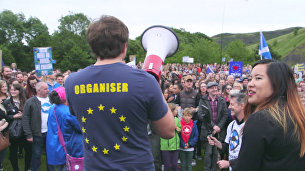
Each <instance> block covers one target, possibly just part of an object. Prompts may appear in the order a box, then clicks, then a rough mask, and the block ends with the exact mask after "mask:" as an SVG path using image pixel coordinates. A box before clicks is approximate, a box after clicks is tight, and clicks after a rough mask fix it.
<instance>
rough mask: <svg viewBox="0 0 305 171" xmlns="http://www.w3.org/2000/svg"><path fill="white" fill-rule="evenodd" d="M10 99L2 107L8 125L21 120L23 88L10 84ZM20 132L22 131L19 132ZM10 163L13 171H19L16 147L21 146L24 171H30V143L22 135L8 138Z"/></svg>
mask: <svg viewBox="0 0 305 171" xmlns="http://www.w3.org/2000/svg"><path fill="white" fill-rule="evenodd" d="M9 92H10V97H9V98H8V99H6V100H5V101H4V102H3V106H4V108H5V109H6V111H7V119H8V122H9V124H10V125H11V124H13V121H17V120H20V122H21V118H22V111H23V107H24V103H25V97H24V93H23V87H22V86H21V85H20V84H18V83H17V84H12V85H11V86H10V90H9ZM21 131H22V130H21ZM10 143H11V145H10V147H9V150H10V157H9V159H10V162H11V164H12V167H13V169H14V171H19V167H18V156H17V154H18V147H19V146H20V145H22V146H23V147H24V149H25V158H24V163H25V164H24V165H25V169H24V170H26V171H27V170H30V169H31V155H32V153H31V150H32V148H31V143H29V142H27V141H26V139H25V137H24V135H22V136H20V137H12V136H11V137H10Z"/></svg>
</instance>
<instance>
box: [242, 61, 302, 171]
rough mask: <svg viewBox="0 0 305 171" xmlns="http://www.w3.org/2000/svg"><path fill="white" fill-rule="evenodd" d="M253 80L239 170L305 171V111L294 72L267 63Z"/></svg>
mask: <svg viewBox="0 0 305 171" xmlns="http://www.w3.org/2000/svg"><path fill="white" fill-rule="evenodd" d="M251 76H252V80H251V81H250V82H249V84H248V99H247V102H246V106H245V120H246V123H245V127H244V130H243V138H242V142H243V143H242V146H241V150H240V153H239V157H238V162H237V165H236V170H237V171H245V170H247V171H252V170H253V171H256V170H294V171H301V170H304V168H305V157H304V153H305V108H304V106H303V105H302V103H301V100H300V98H299V97H298V94H297V90H296V84H295V80H294V78H293V72H292V70H291V69H290V68H289V66H288V65H287V64H285V63H282V62H278V61H275V60H268V59H266V60H261V61H259V62H257V63H256V64H254V66H253V69H252V73H251Z"/></svg>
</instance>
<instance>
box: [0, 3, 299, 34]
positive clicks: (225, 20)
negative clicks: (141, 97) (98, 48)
mask: <svg viewBox="0 0 305 171" xmlns="http://www.w3.org/2000/svg"><path fill="white" fill-rule="evenodd" d="M4 9H7V10H11V11H12V12H14V13H15V14H16V13H23V14H24V15H25V16H26V18H29V17H30V16H33V17H37V18H39V19H40V20H41V21H42V22H43V23H44V24H46V25H47V26H48V28H49V32H50V33H53V32H54V30H57V27H58V25H59V23H58V20H59V19H60V18H61V17H62V16H66V15H68V14H69V13H70V12H72V13H83V14H85V15H86V16H87V17H89V18H90V19H97V18H99V17H100V16H101V15H113V16H115V17H117V18H119V19H120V20H122V21H123V22H124V23H125V24H126V25H127V27H128V28H129V32H130V38H131V39H134V38H135V37H137V36H140V35H141V33H142V32H143V31H144V30H145V29H146V28H148V27H150V26H152V25H165V26H169V27H174V28H178V29H179V28H184V29H185V30H186V31H189V32H192V33H193V32H201V33H204V34H206V35H208V36H214V35H216V34H219V33H249V32H256V31H271V30H277V29H284V28H288V27H295V26H301V27H305V0H188V1H187V0H0V12H2V11H3V10H4Z"/></svg>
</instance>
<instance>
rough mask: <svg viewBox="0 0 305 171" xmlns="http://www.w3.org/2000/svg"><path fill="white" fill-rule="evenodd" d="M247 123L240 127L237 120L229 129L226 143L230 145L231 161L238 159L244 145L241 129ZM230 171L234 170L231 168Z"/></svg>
mask: <svg viewBox="0 0 305 171" xmlns="http://www.w3.org/2000/svg"><path fill="white" fill-rule="evenodd" d="M244 125H245V122H243V123H242V124H240V125H238V124H237V122H236V120H234V121H232V122H231V123H230V124H229V126H228V128H227V136H226V139H225V142H226V143H228V144H229V160H233V159H237V158H238V155H239V151H240V147H241V143H242V133H241V129H242V128H243V127H244ZM230 170H232V168H231V167H230Z"/></svg>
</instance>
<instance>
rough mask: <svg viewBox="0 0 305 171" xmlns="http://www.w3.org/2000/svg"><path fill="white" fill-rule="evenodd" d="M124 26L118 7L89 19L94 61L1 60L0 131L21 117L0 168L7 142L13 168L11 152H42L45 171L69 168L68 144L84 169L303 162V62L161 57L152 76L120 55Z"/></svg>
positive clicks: (28, 162) (296, 166)
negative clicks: (82, 64)
mask: <svg viewBox="0 0 305 171" xmlns="http://www.w3.org/2000/svg"><path fill="white" fill-rule="evenodd" d="M110 28H111V29H110ZM110 32H111V34H110ZM128 34H129V33H128V28H127V27H126V26H125V25H124V23H123V22H121V21H120V20H118V19H116V18H115V17H111V16H103V17H101V19H100V20H98V21H94V22H93V23H91V24H90V26H89V29H88V35H87V40H88V43H89V45H90V47H91V50H92V53H93V54H94V55H95V57H96V59H97V61H96V63H95V64H94V65H91V66H89V67H87V68H85V69H82V70H80V71H78V72H75V73H71V72H70V71H66V72H64V73H62V72H61V71H60V70H59V69H57V70H55V71H54V72H53V74H52V75H48V76H46V77H42V76H37V74H36V73H35V72H31V73H25V72H21V71H20V70H18V68H17V65H16V64H12V65H11V67H9V66H4V67H2V70H1V76H2V79H1V80H0V100H1V104H0V120H1V125H0V131H1V133H2V134H3V135H6V134H7V133H9V132H10V130H11V129H13V128H12V126H11V125H13V123H14V122H21V124H22V131H21V132H22V134H21V135H20V136H13V135H11V136H10V143H11V145H10V146H9V147H8V148H6V149H4V150H2V151H0V170H5V168H6V167H7V166H3V161H4V159H5V156H6V153H7V150H9V160H10V162H11V165H12V168H13V169H14V171H18V170H19V169H20V168H19V165H18V158H24V160H25V168H24V170H26V171H28V170H32V171H38V170H39V169H40V168H41V156H42V155H43V154H44V152H45V153H46V157H47V160H46V162H47V163H46V166H47V170H48V171H49V170H50V171H52V170H55V169H56V170H60V171H61V170H66V167H65V164H66V154H65V153H66V152H67V153H69V154H70V155H71V156H73V157H83V156H84V157H85V168H86V170H162V165H163V169H164V170H166V171H167V170H178V169H179V168H180V170H182V171H184V170H187V171H189V170H192V166H194V165H196V161H197V162H198V161H199V162H200V161H202V162H203V163H204V167H203V168H202V169H203V170H205V171H215V170H218V169H219V168H220V169H223V168H230V170H238V171H244V170H247V171H248V170H253V171H256V170H303V169H304V168H305V157H304V153H305V127H304V125H305V77H304V76H305V72H303V77H298V75H297V74H294V73H293V70H292V69H291V68H289V67H288V66H287V65H286V64H284V63H282V62H278V61H274V60H261V61H258V62H257V63H256V64H254V65H253V66H251V65H245V66H243V70H242V71H243V72H242V75H241V76H233V75H230V74H229V63H227V64H217V63H215V64H211V65H209V66H208V65H206V64H166V65H164V67H163V71H162V74H161V77H160V80H159V84H158V82H157V81H156V78H155V77H153V76H152V75H150V74H149V73H147V72H144V71H143V70H141V69H140V68H142V63H138V68H139V69H133V68H131V67H129V66H127V65H124V64H123V62H122V61H123V59H124V57H125V54H126V50H127V41H128ZM100 44H101V45H102V46H100ZM208 67H209V70H210V69H211V70H212V71H208V69H207V68H208ZM58 129H60V130H61V132H62V133H63V137H64V141H65V143H66V150H65V148H64V147H63V146H62V145H61V143H60V141H59V135H58V134H57V133H58V131H59V130H58ZM146 130H147V131H146ZM22 169H23V168H22Z"/></svg>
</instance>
